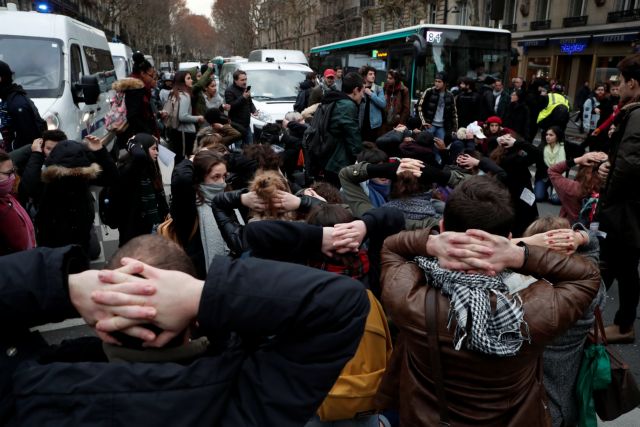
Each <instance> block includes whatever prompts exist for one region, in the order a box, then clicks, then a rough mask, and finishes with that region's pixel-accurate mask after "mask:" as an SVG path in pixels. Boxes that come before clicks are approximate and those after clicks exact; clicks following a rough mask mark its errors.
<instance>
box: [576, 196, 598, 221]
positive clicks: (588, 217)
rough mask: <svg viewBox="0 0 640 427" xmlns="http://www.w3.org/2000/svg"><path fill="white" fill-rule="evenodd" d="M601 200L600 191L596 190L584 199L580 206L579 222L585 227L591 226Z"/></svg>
mask: <svg viewBox="0 0 640 427" xmlns="http://www.w3.org/2000/svg"><path fill="white" fill-rule="evenodd" d="M599 201H600V193H596V192H595V191H594V192H592V193H591V194H589V195H588V196H586V197H585V198H584V199H582V206H581V207H580V213H579V214H578V222H579V223H580V224H582V225H584V226H585V227H589V224H591V223H592V222H593V220H594V218H595V216H596V210H597V209H598V202H599Z"/></svg>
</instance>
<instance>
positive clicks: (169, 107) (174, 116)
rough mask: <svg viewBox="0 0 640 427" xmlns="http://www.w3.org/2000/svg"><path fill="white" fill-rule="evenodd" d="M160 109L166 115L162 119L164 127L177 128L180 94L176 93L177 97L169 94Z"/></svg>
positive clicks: (178, 124)
mask: <svg viewBox="0 0 640 427" xmlns="http://www.w3.org/2000/svg"><path fill="white" fill-rule="evenodd" d="M162 110H163V111H165V112H166V113H167V117H166V118H165V119H164V120H163V123H164V126H165V128H166V129H178V126H180V96H179V95H178V98H176V97H174V96H172V95H169V98H167V102H165V103H164V106H163V107H162Z"/></svg>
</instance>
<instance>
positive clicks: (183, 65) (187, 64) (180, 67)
mask: <svg viewBox="0 0 640 427" xmlns="http://www.w3.org/2000/svg"><path fill="white" fill-rule="evenodd" d="M194 67H198V68H200V63H199V62H193V61H192V62H181V63H179V64H178V71H188V70H191V69H192V68H194Z"/></svg>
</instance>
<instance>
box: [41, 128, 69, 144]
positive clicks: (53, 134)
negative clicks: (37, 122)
mask: <svg viewBox="0 0 640 427" xmlns="http://www.w3.org/2000/svg"><path fill="white" fill-rule="evenodd" d="M67 139H69V138H67V134H66V133H64V132H62V131H61V130H60V129H51V130H45V131H44V132H42V140H43V141H55V142H60V141H66V140H67Z"/></svg>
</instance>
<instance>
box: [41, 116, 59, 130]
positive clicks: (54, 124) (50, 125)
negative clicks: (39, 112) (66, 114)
mask: <svg viewBox="0 0 640 427" xmlns="http://www.w3.org/2000/svg"><path fill="white" fill-rule="evenodd" d="M43 119H44V121H45V122H47V130H56V129H60V116H58V113H47V114H45V115H44V117H43Z"/></svg>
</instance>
